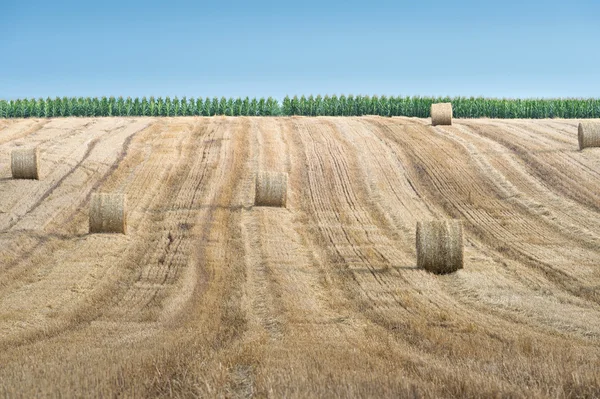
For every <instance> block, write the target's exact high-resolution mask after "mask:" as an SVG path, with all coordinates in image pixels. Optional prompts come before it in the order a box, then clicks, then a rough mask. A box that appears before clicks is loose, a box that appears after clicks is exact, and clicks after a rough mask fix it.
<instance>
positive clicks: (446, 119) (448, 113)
mask: <svg viewBox="0 0 600 399" xmlns="http://www.w3.org/2000/svg"><path fill="white" fill-rule="evenodd" d="M431 124H432V125H433V126H436V125H452V104H451V103H437V104H431Z"/></svg>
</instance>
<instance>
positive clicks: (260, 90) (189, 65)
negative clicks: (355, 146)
mask: <svg viewBox="0 0 600 399" xmlns="http://www.w3.org/2000/svg"><path fill="white" fill-rule="evenodd" d="M0 3H1V5H0V98H2V99H16V98H23V97H47V96H50V97H56V96H61V97H62V96H103V95H106V96H110V95H113V96H119V95H122V96H131V97H135V96H151V95H154V96H163V97H164V96H167V95H169V96H179V97H182V96H187V97H199V96H201V97H206V96H210V97H213V96H219V97H220V96H226V97H237V96H242V97H244V96H250V97H261V96H265V97H266V96H273V97H276V98H278V99H281V98H282V97H283V96H285V95H286V94H289V95H295V94H297V95H301V94H305V95H309V94H315V95H316V94H323V95H324V94H338V95H339V94H369V95H373V94H378V95H383V94H385V95H421V96H426V95H450V96H457V95H465V96H471V95H475V96H477V95H483V96H489V97H600V50H599V48H600V0H571V1H554V0H547V1H539V0H533V1H530V0H520V1H515V0H504V1H486V0H478V1H475V0H463V1H461V0H457V1H448V0H445V1H438V0H412V1H403V0H397V1H387V0H386V1H373V2H367V1H355V0H345V1H326V0H320V1H316V0H300V1H283V0H280V1H277V2H275V1H265V0H254V1H239V0H229V1H212V2H204V1H179V2H177V1H167V0H162V1H153V0H143V1H141V0H134V1H126V0H121V1H114V0H104V1H84V0H79V1H62V2H61V1H38V0H30V1H19V0H0Z"/></svg>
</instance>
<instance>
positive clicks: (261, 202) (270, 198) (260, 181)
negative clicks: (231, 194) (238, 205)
mask: <svg viewBox="0 0 600 399" xmlns="http://www.w3.org/2000/svg"><path fill="white" fill-rule="evenodd" d="M287 180H288V174H287V173H284V172H258V174H257V176H256V191H255V195H254V205H256V206H277V207H284V208H285V206H286V203H287Z"/></svg>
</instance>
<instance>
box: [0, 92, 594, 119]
mask: <svg viewBox="0 0 600 399" xmlns="http://www.w3.org/2000/svg"><path fill="white" fill-rule="evenodd" d="M437 102H451V103H452V106H453V111H454V116H455V117H457V118H481V117H489V118H600V99H494V98H483V97H453V98H450V97H393V96H390V97H387V96H353V95H349V96H345V95H341V96H339V97H338V96H335V95H333V96H323V97H322V96H320V95H319V96H312V95H311V96H308V97H305V96H301V97H297V96H294V97H289V96H286V97H285V98H284V99H283V102H282V103H279V102H278V101H277V100H275V99H274V98H272V97H269V98H266V99H265V98H260V99H256V98H253V99H250V98H248V97H246V98H244V99H242V98H236V99H233V98H225V97H221V98H217V97H215V98H197V99H194V98H190V99H188V98H186V97H183V98H181V99H179V98H177V97H174V98H173V99H171V98H170V97H166V98H164V99H163V98H161V97H158V98H155V97H150V98H146V97H143V98H141V99H140V98H135V99H132V98H129V97H128V98H123V97H118V98H115V97H102V98H90V97H87V98H84V97H79V98H67V97H63V98H54V99H51V98H47V99H41V98H40V99H20V100H11V101H4V100H2V101H0V118H29V117H36V118H49V117H68V116H87V117H94V116H213V115H229V116H277V115H284V116H289V115H304V116H360V115H380V116H412V117H420V118H426V117H428V116H429V111H430V107H431V104H432V103H437Z"/></svg>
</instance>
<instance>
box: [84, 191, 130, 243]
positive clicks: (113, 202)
mask: <svg viewBox="0 0 600 399" xmlns="http://www.w3.org/2000/svg"><path fill="white" fill-rule="evenodd" d="M90 233H121V234H126V233H127V210H126V197H125V195H124V194H108V193H94V194H92V198H91V201H90Z"/></svg>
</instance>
